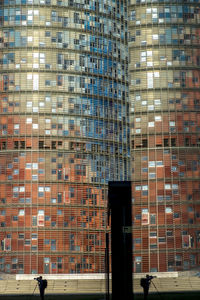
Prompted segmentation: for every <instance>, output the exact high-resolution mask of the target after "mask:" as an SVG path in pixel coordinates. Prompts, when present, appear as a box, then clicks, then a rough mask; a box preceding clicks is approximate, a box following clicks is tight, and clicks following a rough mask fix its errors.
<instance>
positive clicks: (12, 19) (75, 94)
mask: <svg viewBox="0 0 200 300" xmlns="http://www.w3.org/2000/svg"><path fill="white" fill-rule="evenodd" d="M0 26H1V28H0V64H1V68H0V227H1V231H0V240H1V248H0V271H2V272H6V273H32V274H34V273H84V272H104V249H105V230H106V222H105V221H106V207H107V197H106V190H107V183H108V180H128V179H129V177H128V173H129V171H128V168H129V129H128V121H129V120H128V111H129V104H128V76H127V64H128V51H127V5H126V1H125V0H120V1H119V0H118V1H117V0H112V1H111V0H98V1H95V0H57V1H56V0H1V1H0Z"/></svg>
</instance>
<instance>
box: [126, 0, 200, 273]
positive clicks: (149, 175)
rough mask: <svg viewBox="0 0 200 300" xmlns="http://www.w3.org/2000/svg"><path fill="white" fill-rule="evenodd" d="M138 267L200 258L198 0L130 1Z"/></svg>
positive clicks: (178, 266)
mask: <svg viewBox="0 0 200 300" xmlns="http://www.w3.org/2000/svg"><path fill="white" fill-rule="evenodd" d="M129 17H130V24H129V25H130V28H129V31H130V37H129V38H130V69H129V71H130V98H131V99H130V102H131V103H130V105H131V142H132V144H131V151H132V153H131V155H132V180H133V198H134V208H133V210H134V226H133V228H134V233H133V236H134V270H135V271H136V272H149V271H161V272H162V271H178V270H187V269H192V268H194V267H196V266H198V265H199V263H200V252H199V246H200V238H199V237H200V230H199V225H200V193H199V187H200V186H199V177H200V163H199V159H200V2H199V0H196V1H158V0H154V1H145V0H144V1H140V0H131V1H130V7H129Z"/></svg>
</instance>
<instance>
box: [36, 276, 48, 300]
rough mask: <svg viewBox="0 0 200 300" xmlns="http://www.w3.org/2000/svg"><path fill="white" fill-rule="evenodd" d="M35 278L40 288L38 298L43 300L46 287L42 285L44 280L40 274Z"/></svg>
mask: <svg viewBox="0 0 200 300" xmlns="http://www.w3.org/2000/svg"><path fill="white" fill-rule="evenodd" d="M36 280H37V281H38V286H39V290H40V299H41V300H44V290H45V288H46V287H45V286H44V280H42V276H39V277H37V278H36Z"/></svg>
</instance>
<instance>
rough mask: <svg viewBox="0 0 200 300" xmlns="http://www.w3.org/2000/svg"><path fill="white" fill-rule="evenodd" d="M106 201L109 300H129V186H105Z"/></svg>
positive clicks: (130, 276) (130, 248) (130, 265)
mask: <svg viewBox="0 0 200 300" xmlns="http://www.w3.org/2000/svg"><path fill="white" fill-rule="evenodd" d="M108 201H109V209H110V213H111V252H112V300H118V299H121V300H122V299H123V300H132V299H133V281H132V205H131V202H132V201H131V182H130V181H111V182H109V189H108Z"/></svg>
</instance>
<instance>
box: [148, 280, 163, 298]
mask: <svg viewBox="0 0 200 300" xmlns="http://www.w3.org/2000/svg"><path fill="white" fill-rule="evenodd" d="M151 282H152V284H153V286H154V288H155V290H156V292H157V293H158V295H159V297H160V299H161V300H162V296H161V294H160V293H159V291H158V289H157V287H156V286H155V284H154V283H153V281H151Z"/></svg>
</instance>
